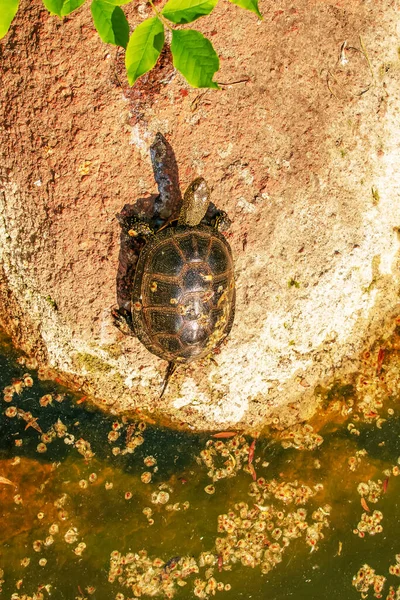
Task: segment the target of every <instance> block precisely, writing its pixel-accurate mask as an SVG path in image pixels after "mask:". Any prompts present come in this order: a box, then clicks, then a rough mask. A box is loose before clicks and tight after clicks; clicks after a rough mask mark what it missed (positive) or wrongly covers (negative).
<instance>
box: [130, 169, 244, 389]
mask: <svg viewBox="0 0 400 600" xmlns="http://www.w3.org/2000/svg"><path fill="white" fill-rule="evenodd" d="M209 196H210V190H209V188H208V186H207V183H206V182H205V180H204V179H203V178H202V177H199V178H196V179H195V180H194V181H193V182H192V183H191V184H190V185H189V187H188V188H187V190H186V192H185V194H184V197H183V203H182V208H181V211H180V214H179V217H178V219H177V220H175V221H169V222H167V223H166V224H165V225H164V226H162V227H160V228H159V229H158V231H156V232H154V231H153V230H152V229H151V228H150V226H149V224H148V223H146V222H143V221H139V220H138V221H136V223H134V224H133V226H132V228H131V229H130V231H129V234H130V235H131V236H132V237H137V236H141V237H144V238H145V239H146V243H145V245H144V246H143V248H142V250H141V252H140V254H139V258H138V262H137V265H136V270H135V275H134V280H133V287H132V295H131V327H132V329H133V332H134V333H135V335H136V336H137V338H138V339H139V340H140V341H141V342H142V344H143V345H144V346H145V347H146V348H147V350H149V351H150V352H152V353H153V354H155V355H156V356H158V357H159V358H162V359H164V360H167V361H168V363H169V366H168V369H167V374H166V378H165V381H164V385H163V389H162V392H161V395H162V394H163V392H164V390H165V387H166V385H167V382H168V380H169V377H170V376H171V375H172V373H173V372H174V370H175V368H176V366H177V365H178V364H184V363H190V362H192V361H194V360H198V359H201V358H204V357H206V356H209V355H210V354H211V352H212V351H213V350H214V349H216V348H218V346H220V345H221V343H222V342H223V340H224V339H225V338H226V337H227V335H228V334H229V332H230V330H231V328H232V325H233V320H234V315H235V280H234V270H233V259H232V252H231V249H230V246H229V243H228V241H227V240H226V238H225V237H224V236H223V235H222V234H221V233H220V231H219V229H220V228H223V227H224V226H226V223H227V217H226V214H225V213H224V212H222V211H221V212H218V213H217V214H216V215H215V216H214V217H213V218H207V209H208V207H209Z"/></svg>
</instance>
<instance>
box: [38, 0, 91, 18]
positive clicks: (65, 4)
mask: <svg viewBox="0 0 400 600" xmlns="http://www.w3.org/2000/svg"><path fill="white" fill-rule="evenodd" d="M84 2H85V0H43V4H44V5H45V7H46V8H47V10H48V11H49V12H51V13H52V14H53V15H58V16H59V17H65V16H66V15H69V14H70V13H72V12H73V11H74V10H76V9H77V8H79V7H80V6H82V4H83V3H84Z"/></svg>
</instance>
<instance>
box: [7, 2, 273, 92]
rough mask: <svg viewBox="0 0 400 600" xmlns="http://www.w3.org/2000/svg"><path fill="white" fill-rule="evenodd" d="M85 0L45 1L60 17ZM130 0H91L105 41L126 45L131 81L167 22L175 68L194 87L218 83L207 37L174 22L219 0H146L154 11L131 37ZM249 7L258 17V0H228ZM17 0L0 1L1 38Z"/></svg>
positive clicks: (150, 63)
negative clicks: (158, 2) (157, 2)
mask: <svg viewBox="0 0 400 600" xmlns="http://www.w3.org/2000/svg"><path fill="white" fill-rule="evenodd" d="M85 1H86V0H43V4H44V5H45V7H46V8H47V10H48V11H49V12H50V13H51V14H55V15H58V16H59V17H60V18H62V17H65V16H66V15H69V14H70V13H72V12H73V11H74V10H76V9H77V8H79V7H80V6H82V4H84V3H85ZM131 1H132V0H92V2H91V5H90V10H91V13H92V18H93V23H94V26H95V28H96V30H97V32H98V34H99V35H100V38H101V39H102V40H103V42H105V43H106V44H113V45H114V46H121V47H122V48H125V50H126V53H125V66H126V72H127V77H128V81H129V84H130V85H133V84H134V83H135V81H136V80H137V79H138V78H139V77H141V76H142V75H144V74H145V73H147V72H148V71H150V69H152V68H153V67H154V65H155V64H156V62H157V60H158V57H159V56H160V54H161V51H162V49H163V47H164V44H165V27H167V29H169V30H170V31H171V32H172V40H171V53H172V60H173V64H174V67H175V68H176V69H177V70H178V71H179V72H180V73H181V74H182V75H183V76H184V77H185V78H186V79H187V81H188V82H189V84H190V85H191V86H192V87H195V88H218V87H219V86H218V83H217V82H216V81H214V80H213V77H214V74H215V73H216V72H217V71H218V69H219V58H218V55H217V53H216V52H215V50H214V48H213V46H212V44H211V42H210V40H208V39H207V38H206V37H205V36H204V35H203V34H201V33H200V32H199V31H196V30H194V29H177V28H176V26H180V25H186V24H188V23H193V21H196V20H197V19H199V18H200V17H203V16H205V15H209V14H210V13H211V12H212V11H213V10H214V8H215V7H216V5H217V2H218V0H167V3H166V4H165V5H164V7H163V8H162V9H161V10H158V9H157V8H156V7H155V6H154V4H153V2H152V0H149V2H150V5H151V7H152V9H153V12H154V16H153V17H149V18H148V19H145V20H144V21H143V22H142V23H141V24H140V25H138V26H137V27H136V28H135V30H134V31H133V33H132V34H131V36H129V23H128V21H127V19H126V16H125V13H124V11H123V10H122V8H121V6H123V5H124V4H129V3H130V2H131ZM229 2H231V3H232V4H236V5H237V6H240V7H241V8H244V9H246V10H250V11H252V12H253V13H255V14H256V15H257V16H258V17H259V18H260V19H261V18H262V16H261V13H260V11H259V9H258V0H229ZM18 5H19V0H0V39H1V38H2V37H4V36H5V35H6V33H7V32H8V30H9V28H10V26H11V22H12V20H13V19H14V17H15V15H16V13H17V10H18Z"/></svg>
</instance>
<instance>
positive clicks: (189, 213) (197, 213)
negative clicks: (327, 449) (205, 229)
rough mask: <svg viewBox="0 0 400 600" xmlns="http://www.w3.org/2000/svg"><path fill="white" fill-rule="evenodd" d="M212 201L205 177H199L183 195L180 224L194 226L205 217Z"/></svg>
mask: <svg viewBox="0 0 400 600" xmlns="http://www.w3.org/2000/svg"><path fill="white" fill-rule="evenodd" d="M209 203H210V188H209V187H208V185H207V183H206V180H205V179H203V177H197V179H195V180H194V181H192V183H191V184H190V185H189V187H188V188H187V190H186V192H185V195H184V196H183V203H182V208H181V212H180V214H179V219H178V223H179V225H189V226H190V227H194V226H195V225H198V224H199V223H200V221H201V220H202V219H203V218H204V216H205V214H206V212H207V208H208V205H209Z"/></svg>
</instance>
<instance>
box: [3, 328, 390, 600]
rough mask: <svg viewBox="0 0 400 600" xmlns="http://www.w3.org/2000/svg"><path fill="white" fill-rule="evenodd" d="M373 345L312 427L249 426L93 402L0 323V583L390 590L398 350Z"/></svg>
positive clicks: (25, 587)
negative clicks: (199, 429) (148, 419)
mask: <svg viewBox="0 0 400 600" xmlns="http://www.w3.org/2000/svg"><path fill="white" fill-rule="evenodd" d="M379 352H380V354H379V356H378V357H375V358H376V360H375V359H374V360H375V362H374V360H372V358H373V357H372V358H370V357H368V360H366V367H365V373H363V374H360V377H359V378H358V379H357V381H356V382H355V384H354V386H348V387H346V388H342V389H341V388H340V387H339V386H338V387H337V388H332V390H330V391H329V392H328V393H326V394H325V396H324V402H323V403H322V406H323V407H324V408H323V410H324V414H323V419H322V421H321V423H322V424H321V425H320V427H319V431H318V432H317V430H316V429H317V427H316V424H315V423H314V429H313V428H312V427H311V426H308V425H302V426H299V427H298V428H297V429H295V430H291V431H286V432H284V433H283V434H280V435H277V434H274V435H273V436H272V435H270V436H260V437H259V438H258V439H255V438H252V437H250V436H246V435H240V434H237V435H235V434H232V436H231V437H227V435H228V433H229V432H228V433H226V432H225V434H224V435H225V437H213V436H212V435H211V434H210V435H206V434H201V435H194V434H193V435H191V434H188V433H183V432H177V431H171V430H167V429H163V428H157V427H155V426H149V425H147V426H146V424H145V423H143V422H132V421H129V420H128V419H126V418H122V417H106V416H105V415H104V414H102V413H100V412H98V411H96V410H95V409H93V408H90V406H88V405H87V402H86V401H83V402H81V403H78V402H79V400H80V399H81V397H80V396H79V395H78V396H77V395H76V394H73V393H72V392H69V391H68V390H66V389H65V388H61V387H60V386H58V385H57V384H56V383H54V382H51V381H44V380H41V378H42V374H41V372H40V371H39V372H38V370H37V369H35V368H34V367H35V363H34V361H29V359H25V358H24V357H22V356H21V355H19V354H18V353H17V352H16V351H15V350H14V349H13V347H12V346H11V344H10V343H9V341H8V340H7V338H6V337H5V336H2V337H0V390H2V392H1V397H0V403H1V407H0V519H1V520H0V543H1V546H0V582H1V583H0V588H1V590H2V591H1V592H0V598H5V599H7V600H8V599H12V600H17V599H19V598H24V599H26V600H28V598H36V599H40V598H52V599H55V600H58V599H66V600H74V599H75V598H77V599H78V598H79V599H82V598H88V599H89V598H93V599H97V600H112V599H114V598H115V599H116V600H123V599H125V600H126V599H128V598H130V599H132V598H138V597H141V598H152V597H156V598H157V597H158V598H176V599H177V600H179V599H192V598H212V597H214V596H217V597H220V598H221V599H222V598H226V599H230V600H236V599H241V598H246V599H247V598H249V599H253V600H266V599H269V600H286V599H292V598H293V599H296V600H298V599H304V600H306V599H307V600H325V599H326V600H328V599H333V598H335V599H339V600H352V599H357V598H360V597H365V598H368V597H369V598H373V597H378V598H379V597H382V598H400V588H399V585H400V579H399V575H400V522H399V516H398V511H399V509H400V502H399V496H400V477H398V476H397V475H398V472H399V468H400V465H399V460H400V459H399V457H400V418H399V416H400V411H399V407H400V404H399V394H398V390H397V379H398V375H397V373H398V372H399V362H400V361H399V360H398V356H397V350H396V349H395V348H391V349H390V351H389V350H386V351H385V352H383V351H382V350H380V351H379ZM321 393H322V392H321ZM396 555H397V557H396ZM396 594H397V595H396Z"/></svg>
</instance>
